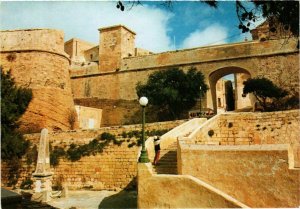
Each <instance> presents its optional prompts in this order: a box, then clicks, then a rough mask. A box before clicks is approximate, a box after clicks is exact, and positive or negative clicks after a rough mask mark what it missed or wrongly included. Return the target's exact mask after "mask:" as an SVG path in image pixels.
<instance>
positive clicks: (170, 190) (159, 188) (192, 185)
mask: <svg viewBox="0 0 300 209" xmlns="http://www.w3.org/2000/svg"><path fill="white" fill-rule="evenodd" d="M138 208H149V209H150V208H247V206H246V205H244V204H243V203H241V202H239V201H238V200H236V199H234V198H232V197H231V196H229V195H227V194H225V193H224V192H222V191H220V190H218V189H216V188H214V187H212V186H211V185H209V184H207V183H206V182H203V181H201V180H199V179H196V178H194V177H192V176H189V175H153V173H152V167H151V165H150V163H139V164H138Z"/></svg>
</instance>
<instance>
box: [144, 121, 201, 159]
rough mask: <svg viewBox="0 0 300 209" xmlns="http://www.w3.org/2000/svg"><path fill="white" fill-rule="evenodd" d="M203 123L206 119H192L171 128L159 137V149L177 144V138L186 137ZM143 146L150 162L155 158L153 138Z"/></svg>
mask: <svg viewBox="0 0 300 209" xmlns="http://www.w3.org/2000/svg"><path fill="white" fill-rule="evenodd" d="M205 121H207V119H206V118H194V119H191V120H188V121H186V122H185V123H182V124H181V125H179V126H177V127H175V128H173V129H172V130H171V131H169V132H168V133H165V134H164V135H162V136H161V137H160V148H161V149H165V148H167V147H168V146H169V145H171V144H172V143H174V142H177V138H178V137H183V136H188V135H189V134H191V133H192V132H193V131H194V130H195V129H197V128H198V127H200V125H201V124H203V123H204V122H205ZM145 146H146V149H147V152H148V157H149V159H150V161H152V160H153V159H154V156H155V150H154V138H153V137H149V138H148V139H147V141H146V143H145Z"/></svg>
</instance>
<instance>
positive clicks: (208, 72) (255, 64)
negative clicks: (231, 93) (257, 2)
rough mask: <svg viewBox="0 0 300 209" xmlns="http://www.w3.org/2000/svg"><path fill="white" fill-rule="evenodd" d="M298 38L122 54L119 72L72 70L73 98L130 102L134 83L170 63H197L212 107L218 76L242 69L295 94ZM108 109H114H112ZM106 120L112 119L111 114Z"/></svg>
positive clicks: (173, 64) (192, 64)
mask: <svg viewBox="0 0 300 209" xmlns="http://www.w3.org/2000/svg"><path fill="white" fill-rule="evenodd" d="M296 43H297V42H295V41H294V40H291V41H290V42H288V43H283V40H271V41H266V42H257V41H253V42H245V43H236V44H227V45H221V46H212V47H201V48H196V49H187V50H180V51H178V52H177V51H176V52H175V51H173V52H165V53H160V54H153V55H147V56H136V57H128V58H123V59H122V64H121V65H120V67H119V68H120V70H119V71H115V70H111V71H110V72H101V73H95V71H93V72H90V73H89V72H87V71H85V70H81V71H80V72H79V71H77V70H74V72H73V71H71V83H72V91H73V94H74V98H75V99H81V100H82V101H83V99H85V98H97V99H99V100H102V99H107V100H112V101H113V100H115V102H117V101H121V100H132V101H133V100H136V99H137V95H136V90H135V88H136V84H137V83H138V82H142V83H144V82H146V81H147V79H148V77H149V75H150V74H152V73H154V72H156V71H159V70H166V69H169V68H173V67H179V68H181V69H183V70H185V71H187V70H188V69H189V68H190V67H196V68H197V70H198V71H201V72H202V73H203V74H204V75H205V78H206V83H207V84H208V85H209V88H210V90H209V91H208V92H207V95H206V100H207V103H205V104H203V106H207V107H210V108H216V107H217V103H216V96H215V84H216V82H217V80H218V79H219V78H221V77H223V76H225V75H228V74H231V73H246V74H248V75H249V76H250V77H256V76H264V77H266V78H269V79H271V80H272V81H274V82H275V83H276V84H278V85H280V86H281V87H283V88H285V89H287V90H290V91H291V92H296V93H297V92H299V73H298V72H299V56H298V53H297V52H296ZM119 44H121V43H119ZM100 57H101V56H100ZM100 59H101V58H100ZM114 64H116V65H117V63H114ZM114 68H117V67H114ZM286 69H289V70H286ZM240 94H241V93H239V97H240V96H241V95H240ZM238 104H239V103H238ZM81 105H86V104H84V103H82V104H81ZM116 108H117V109H119V107H116ZM108 112H109V113H112V112H113V110H109V111H108ZM105 117H106V116H104V118H103V119H104V120H106V119H105ZM123 118H125V115H124V114H122V115H120V116H119V119H118V120H117V121H120V122H121V121H122V120H123ZM107 120H108V121H109V123H110V119H107Z"/></svg>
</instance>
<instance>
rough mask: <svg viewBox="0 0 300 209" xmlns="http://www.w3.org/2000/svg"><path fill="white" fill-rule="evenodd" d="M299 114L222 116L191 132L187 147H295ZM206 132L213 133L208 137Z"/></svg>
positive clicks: (294, 112) (281, 112)
mask: <svg viewBox="0 0 300 209" xmlns="http://www.w3.org/2000/svg"><path fill="white" fill-rule="evenodd" d="M299 125H300V111H299V110H289V111H279V112H268V113H256V112H255V113H251V112H249V113H223V114H220V115H217V116H215V117H214V118H212V119H211V120H209V121H207V122H206V123H204V124H203V125H202V126H201V127H199V128H198V129H197V130H195V132H194V133H192V134H191V135H190V136H189V137H188V138H186V139H187V142H190V143H191V144H194V143H195V144H220V145H249V144H293V145H297V144H299V135H300V129H299ZM209 131H210V132H213V133H212V135H211V136H209Z"/></svg>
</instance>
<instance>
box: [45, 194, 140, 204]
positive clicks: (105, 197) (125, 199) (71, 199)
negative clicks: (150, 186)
mask: <svg viewBox="0 0 300 209" xmlns="http://www.w3.org/2000/svg"><path fill="white" fill-rule="evenodd" d="M48 204H49V205H51V206H53V207H56V208H60V209H70V208H71V209H75V208H76V209H100V208H114V209H115V208H116V209H117V208H126V209H127V208H137V193H136V191H132V190H131V191H126V190H123V191H121V192H114V191H69V196H68V198H57V199H53V200H52V201H50V202H48Z"/></svg>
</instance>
